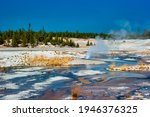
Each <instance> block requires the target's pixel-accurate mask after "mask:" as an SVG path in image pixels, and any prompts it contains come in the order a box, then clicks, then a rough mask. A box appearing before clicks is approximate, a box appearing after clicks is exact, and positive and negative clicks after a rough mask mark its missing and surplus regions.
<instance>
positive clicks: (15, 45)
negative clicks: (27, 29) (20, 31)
mask: <svg viewBox="0 0 150 117" xmlns="http://www.w3.org/2000/svg"><path fill="white" fill-rule="evenodd" d="M12 47H18V43H17V38H16V35H15V34H14V35H13V38H12Z"/></svg>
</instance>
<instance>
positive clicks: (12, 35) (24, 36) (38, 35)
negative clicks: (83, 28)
mask: <svg viewBox="0 0 150 117" xmlns="http://www.w3.org/2000/svg"><path fill="white" fill-rule="evenodd" d="M97 35H100V36H101V37H102V38H107V37H109V36H110V35H108V34H104V33H101V34H98V33H81V32H78V31H77V32H68V31H66V32H46V31H45V29H44V28H42V29H41V30H40V31H38V32H35V31H33V30H32V29H31V24H29V25H28V30H25V29H19V30H16V31H14V30H8V31H5V32H0V45H4V46H8V47H18V46H19V47H28V46H31V47H35V46H37V45H39V44H45V45H48V44H51V45H54V46H61V47H63V46H70V47H79V46H80V45H79V44H78V43H75V42H74V41H73V40H71V39H70V38H84V39H88V38H95V37H96V36H97ZM88 45H89V44H88Z"/></svg>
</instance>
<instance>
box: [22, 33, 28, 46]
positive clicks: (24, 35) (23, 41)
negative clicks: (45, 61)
mask: <svg viewBox="0 0 150 117" xmlns="http://www.w3.org/2000/svg"><path fill="white" fill-rule="evenodd" d="M26 46H27V38H26V33H25V32H23V34H22V47H26Z"/></svg>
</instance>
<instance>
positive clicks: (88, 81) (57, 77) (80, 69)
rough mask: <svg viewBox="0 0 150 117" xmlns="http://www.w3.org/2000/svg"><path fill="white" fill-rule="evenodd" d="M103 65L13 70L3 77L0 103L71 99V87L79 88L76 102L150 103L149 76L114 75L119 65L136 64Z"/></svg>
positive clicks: (126, 73) (130, 63)
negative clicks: (86, 100)
mask: <svg viewBox="0 0 150 117" xmlns="http://www.w3.org/2000/svg"><path fill="white" fill-rule="evenodd" d="M105 61H106V63H105V64H100V65H80V66H72V67H69V68H56V69H50V68H40V67H38V68H23V67H16V68H10V69H9V70H7V72H6V73H0V99H33V100H34V99H72V87H73V86H79V87H80V92H79V93H78V95H77V99H81V100H82V99H92V100H101V99H115V100H124V99H150V73H149V72H141V73H139V72H112V71H108V70H106V68H108V67H109V65H111V64H112V63H115V64H116V65H123V64H129V65H132V64H133V65H134V64H137V61H125V60H111V59H107V60H105Z"/></svg>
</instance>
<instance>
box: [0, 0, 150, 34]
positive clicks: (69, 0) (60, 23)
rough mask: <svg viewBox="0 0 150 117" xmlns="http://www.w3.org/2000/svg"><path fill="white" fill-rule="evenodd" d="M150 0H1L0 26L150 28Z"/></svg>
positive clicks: (84, 29)
mask: <svg viewBox="0 0 150 117" xmlns="http://www.w3.org/2000/svg"><path fill="white" fill-rule="evenodd" d="M149 5H150V0H0V30H7V29H18V28H22V27H23V28H25V29H27V27H28V24H29V23H31V25H32V29H33V30H36V31H38V30H40V29H41V28H42V27H44V28H45V29H46V31H66V30H68V31H77V30H78V31H81V32H109V31H111V30H120V29H126V30H129V31H135V30H136V29H137V28H138V29H141V30H144V29H150V13H149V11H150V7H149Z"/></svg>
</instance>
